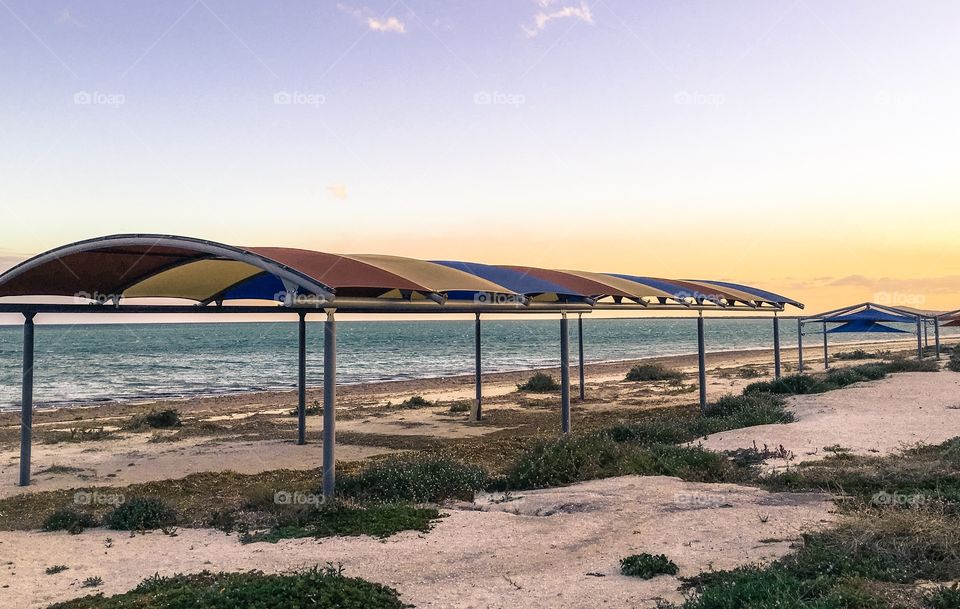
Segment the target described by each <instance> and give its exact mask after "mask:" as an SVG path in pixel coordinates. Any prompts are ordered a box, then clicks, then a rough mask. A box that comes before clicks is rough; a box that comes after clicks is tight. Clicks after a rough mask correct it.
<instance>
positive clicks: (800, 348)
mask: <svg viewBox="0 0 960 609" xmlns="http://www.w3.org/2000/svg"><path fill="white" fill-rule="evenodd" d="M797 357H798V359H799V360H800V361H799V362H798V363H797V366H798V367H799V368H800V370H799V372H800V374H803V320H802V319H800V318H799V317H798V318H797Z"/></svg>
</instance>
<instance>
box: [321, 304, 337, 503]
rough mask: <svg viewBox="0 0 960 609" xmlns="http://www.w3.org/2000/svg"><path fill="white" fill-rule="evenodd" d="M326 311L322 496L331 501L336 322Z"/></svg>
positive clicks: (334, 467) (334, 449) (334, 469)
mask: <svg viewBox="0 0 960 609" xmlns="http://www.w3.org/2000/svg"><path fill="white" fill-rule="evenodd" d="M333 314H334V311H332V310H330V311H327V321H325V322H324V324H323V496H324V497H325V498H327V499H333V496H334V493H335V492H336V480H337V456H336V455H337V446H336V442H337V435H336V425H337V411H336V407H337V322H336V320H335V319H334V317H333Z"/></svg>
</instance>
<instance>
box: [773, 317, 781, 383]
mask: <svg viewBox="0 0 960 609" xmlns="http://www.w3.org/2000/svg"><path fill="white" fill-rule="evenodd" d="M781 372H782V370H781V365H780V318H779V317H777V314H776V313H774V314H773V376H774V378H776V379H777V380H780V376H781Z"/></svg>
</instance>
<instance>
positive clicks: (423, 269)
mask: <svg viewBox="0 0 960 609" xmlns="http://www.w3.org/2000/svg"><path fill="white" fill-rule="evenodd" d="M346 258H351V259H353V260H357V261H359V262H364V263H366V264H369V265H371V266H375V267H378V268H381V269H383V270H385V271H389V272H391V273H393V274H395V275H399V276H401V277H404V278H406V279H408V280H410V281H413V282H415V283H418V284H420V285H423V286H426V287H428V288H429V289H430V290H431V291H433V292H437V293H444V292H460V291H463V292H490V293H494V294H513V292H512V291H510V290H508V289H507V288H505V287H503V286H502V285H498V284H496V283H493V282H492V281H487V280H486V279H482V278H480V277H477V276H476V275H471V274H470V273H465V272H463V271H460V270H457V269H453V268H450V267H448V266H443V265H442V264H436V263H434V262H426V261H424V260H416V259H414V258H403V257H401V256H385V255H380V254H351V255H349V256H346Z"/></svg>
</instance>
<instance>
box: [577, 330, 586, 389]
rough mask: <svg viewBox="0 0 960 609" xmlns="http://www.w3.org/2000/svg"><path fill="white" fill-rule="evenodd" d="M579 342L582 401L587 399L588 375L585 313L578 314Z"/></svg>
mask: <svg viewBox="0 0 960 609" xmlns="http://www.w3.org/2000/svg"><path fill="white" fill-rule="evenodd" d="M577 341H578V342H579V343H580V401H581V402H583V401H584V400H586V399H587V389H586V387H587V385H586V381H585V377H586V374H585V372H584V370H583V365H584V364H583V313H579V314H577Z"/></svg>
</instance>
